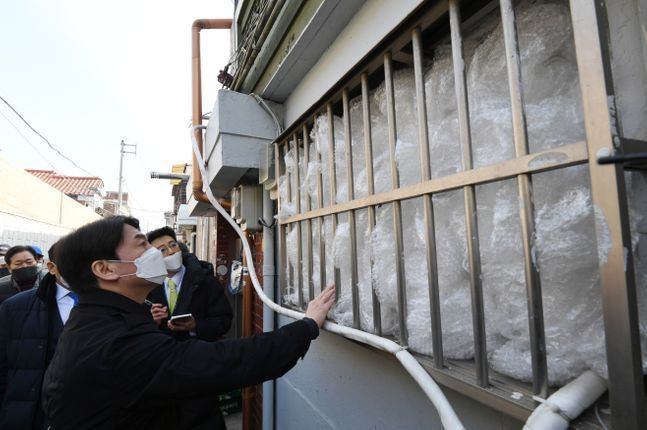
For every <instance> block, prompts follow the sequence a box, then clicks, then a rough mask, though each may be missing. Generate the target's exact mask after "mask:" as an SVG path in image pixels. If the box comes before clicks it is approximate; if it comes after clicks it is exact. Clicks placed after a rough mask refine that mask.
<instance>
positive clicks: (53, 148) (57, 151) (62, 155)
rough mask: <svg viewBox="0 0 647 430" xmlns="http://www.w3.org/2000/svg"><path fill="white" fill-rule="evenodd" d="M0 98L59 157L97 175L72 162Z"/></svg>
mask: <svg viewBox="0 0 647 430" xmlns="http://www.w3.org/2000/svg"><path fill="white" fill-rule="evenodd" d="M0 100H2V101H3V102H4V104H6V105H7V106H9V109H11V110H12V111H13V112H14V113H15V114H16V115H18V118H20V119H21V120H22V122H24V123H25V125H27V127H29V129H30V130H31V131H33V132H34V133H36V135H38V137H40V138H41V139H43V140H44V141H45V143H47V145H49V147H50V148H51V149H52V151H54V152H56V153H57V154H58V155H59V156H61V157H62V158H64V159H65V160H67V161H69V162H70V163H72V165H73V166H74V167H76V168H77V169H79V170H81V171H83V172H85V173H87V174H88V175H90V176H95V177H96V176H97V175H95V174H93V173H91V172H88V171H87V170H85V169H84V168H83V167H81V166H79V165H78V164H76V163H75V162H74V160H72V159H71V158H70V157H68V156H66V155H65V154H63V153H62V152H61V151H59V150H58V149H57V148H56V147H55V146H54V145H52V143H51V142H50V141H49V140H47V138H46V137H45V136H43V135H42V134H40V133H39V132H38V131H37V130H36V129H35V128H34V127H32V126H31V124H30V123H29V122H28V121H27V120H26V119H25V118H24V117H23V116H22V115H21V114H20V113H19V112H18V111H17V110H16V109H14V107H13V106H11V104H10V103H9V102H8V101H7V100H5V99H4V97H2V96H0Z"/></svg>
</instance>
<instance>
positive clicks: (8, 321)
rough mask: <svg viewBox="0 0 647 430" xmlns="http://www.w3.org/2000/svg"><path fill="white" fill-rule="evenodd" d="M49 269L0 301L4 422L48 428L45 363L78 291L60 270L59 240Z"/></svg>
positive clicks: (2, 425) (15, 426) (51, 251)
mask: <svg viewBox="0 0 647 430" xmlns="http://www.w3.org/2000/svg"><path fill="white" fill-rule="evenodd" d="M48 257H49V260H50V261H49V262H48V263H47V268H48V270H49V273H48V274H47V275H46V276H45V277H44V278H43V280H42V281H41V282H40V284H39V285H38V287H37V288H32V289H30V290H27V291H23V292H21V293H18V294H16V295H14V296H12V297H10V298H9V299H7V300H5V301H4V303H3V304H2V306H0V401H1V402H2V403H1V407H0V428H3V429H5V428H6V429H16V430H20V429H25V430H29V429H46V428H47V427H48V423H47V419H46V417H45V414H44V413H43V411H42V409H41V407H40V390H41V383H42V381H43V376H44V375H45V369H47V365H48V364H49V362H50V360H51V359H52V357H53V356H54V351H55V350H56V345H57V343H58V339H59V336H60V334H61V332H62V331H63V325H64V324H65V323H66V321H67V319H68V317H69V315H70V311H71V310H72V308H73V307H74V306H75V304H76V301H77V296H76V294H75V293H73V292H72V291H70V290H69V288H67V284H66V283H65V281H64V280H63V278H61V276H60V274H59V273H58V269H57V266H56V262H57V261H58V260H57V258H56V244H54V245H53V246H52V247H51V248H50V249H49V252H48Z"/></svg>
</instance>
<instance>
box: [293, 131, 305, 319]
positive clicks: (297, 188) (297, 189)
mask: <svg viewBox="0 0 647 430" xmlns="http://www.w3.org/2000/svg"><path fill="white" fill-rule="evenodd" d="M292 149H293V150H294V166H295V169H294V198H295V200H296V201H295V207H296V213H297V214H300V213H301V175H300V172H299V140H298V138H297V133H296V132H295V133H294V134H293V135H292ZM295 227H296V229H297V270H296V272H297V273H296V276H297V277H298V280H297V288H298V291H297V297H298V298H299V307H300V308H301V309H303V307H304V302H303V243H302V242H301V221H297V222H296V226H295Z"/></svg>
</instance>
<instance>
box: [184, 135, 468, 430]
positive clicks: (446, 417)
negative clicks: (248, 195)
mask: <svg viewBox="0 0 647 430" xmlns="http://www.w3.org/2000/svg"><path fill="white" fill-rule="evenodd" d="M198 134H199V135H200V140H202V130H201V128H199V127H196V125H194V126H192V127H191V143H192V145H193V154H194V166H193V167H194V168H195V167H196V165H197V166H198V167H199V171H200V174H201V177H202V178H205V177H207V174H206V173H207V172H206V170H205V167H204V162H203V159H202V154H201V151H200V145H199V144H198V140H197V138H196V135H198ZM194 180H195V176H194ZM195 185H197V184H196V183H195V182H194V186H195ZM204 190H205V191H206V196H207V198H208V200H209V202H210V203H211V204H212V205H213V207H214V208H215V209H216V210H217V211H218V212H219V213H220V214H221V215H222V216H223V217H224V218H225V219H226V220H227V222H229V224H231V226H232V227H233V228H234V230H235V231H236V233H237V234H238V236H239V237H240V239H241V241H242V243H243V251H244V252H245V256H246V260H247V267H248V270H249V275H250V277H251V280H252V284H253V286H254V290H255V291H256V294H257V295H258V297H259V298H260V299H261V301H262V302H263V303H264V304H265V306H267V307H268V308H270V309H271V310H273V311H274V312H276V313H278V314H281V315H285V316H288V317H290V318H293V319H297V320H299V319H302V318H303V317H304V316H305V314H304V313H302V312H297V311H294V310H292V309H287V308H284V307H282V306H280V305H278V304H276V303H274V302H273V301H272V300H270V299H269V298H268V297H267V295H266V294H265V292H264V291H263V287H262V286H261V284H260V282H259V281H258V278H257V277H256V270H255V269H254V259H253V257H252V252H251V249H250V246H249V243H248V242H247V238H246V236H245V233H244V232H243V231H242V230H241V229H240V227H239V226H238V224H237V223H236V222H235V221H234V220H233V219H232V218H231V216H229V214H228V213H227V211H226V210H225V209H223V207H222V206H220V204H219V203H218V200H217V199H216V197H215V196H214V195H213V192H212V191H211V188H210V187H209V186H208V184H204ZM194 191H195V188H194ZM199 191H200V192H203V190H202V189H200V190H199ZM323 329H324V330H326V331H329V332H331V333H335V334H339V335H341V336H344V337H346V338H348V339H352V340H355V341H357V342H361V343H364V344H366V345H370V346H372V347H374V348H378V349H381V350H383V351H386V352H388V353H391V354H393V355H394V356H395V358H396V359H397V360H398V361H399V362H400V363H401V364H402V366H403V367H404V368H405V370H406V371H407V372H408V373H409V374H410V375H411V376H412V377H413V379H414V380H415V381H416V383H418V385H419V386H420V388H422V391H424V393H425V394H426V395H427V397H428V398H429V400H431V402H432V403H433V404H434V406H435V408H436V410H437V411H438V415H439V416H440V420H441V422H442V425H443V427H444V428H446V429H451V430H454V429H464V427H463V425H462V424H461V422H460V420H459V419H458V417H457V416H456V413H455V412H454V409H453V408H452V406H451V405H450V404H449V402H448V401H447V398H446V397H445V394H444V393H443V392H442V390H441V389H440V387H439V386H438V384H436V382H435V381H434V380H433V379H432V378H431V376H430V375H429V373H427V371H426V370H425V369H424V368H423V367H422V366H421V365H420V363H418V361H417V360H416V359H415V358H414V357H413V356H412V355H411V354H410V353H409V352H408V351H407V350H406V349H404V348H403V347H402V346H400V345H398V344H397V343H395V342H393V341H391V340H388V339H385V338H382V337H379V336H376V335H374V334H371V333H366V332H363V331H360V330H356V329H354V328H350V327H345V326H342V325H339V324H335V323H333V322H330V321H326V322H325V323H324V325H323Z"/></svg>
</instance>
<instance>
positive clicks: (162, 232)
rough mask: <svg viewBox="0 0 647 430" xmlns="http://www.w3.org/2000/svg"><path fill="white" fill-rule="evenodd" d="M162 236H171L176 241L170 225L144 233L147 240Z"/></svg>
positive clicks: (150, 240)
mask: <svg viewBox="0 0 647 430" xmlns="http://www.w3.org/2000/svg"><path fill="white" fill-rule="evenodd" d="M162 236H171V237H172V238H173V240H175V241H177V237H176V236H175V232H174V231H173V229H172V228H171V227H162V228H158V229H157V230H153V231H149V232H148V234H147V235H146V239H148V241H149V242H152V241H154V240H155V239H159V238H160V237H162Z"/></svg>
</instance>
